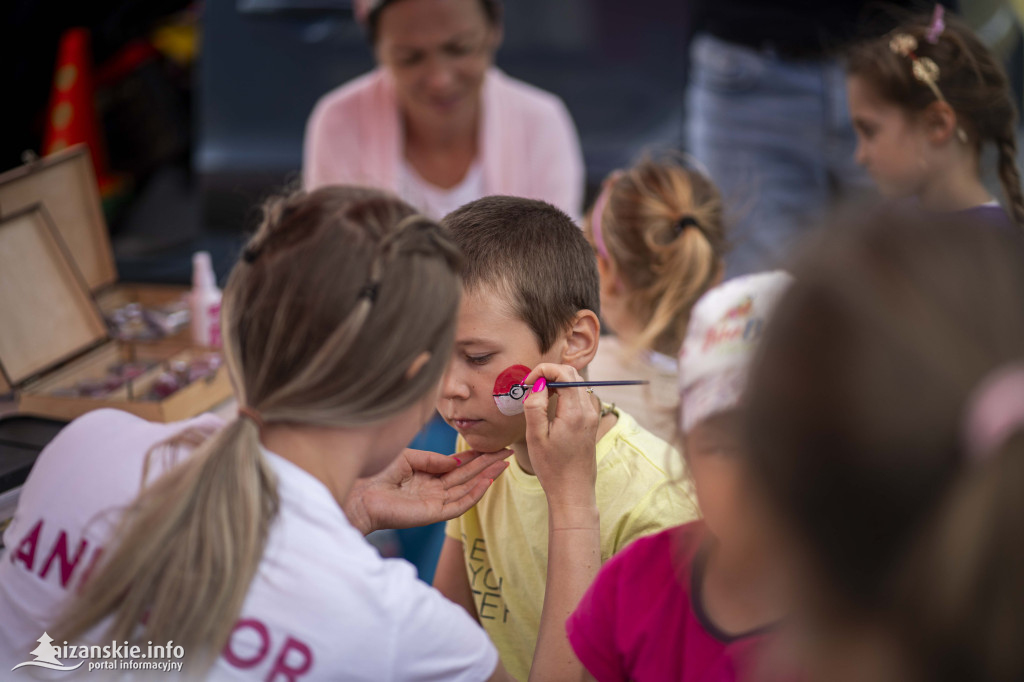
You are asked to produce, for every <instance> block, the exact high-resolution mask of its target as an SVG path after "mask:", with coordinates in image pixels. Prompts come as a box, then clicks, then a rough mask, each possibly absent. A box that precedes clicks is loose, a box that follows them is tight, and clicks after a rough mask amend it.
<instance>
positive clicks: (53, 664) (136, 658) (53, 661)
mask: <svg viewBox="0 0 1024 682" xmlns="http://www.w3.org/2000/svg"><path fill="white" fill-rule="evenodd" d="M36 641H37V642H39V646H37V647H36V648H35V649H33V650H32V651H30V652H29V655H31V656H35V660H34V661H25V662H24V663H19V664H18V665H16V666H14V667H13V668H11V671H12V672H13V671H15V670H17V669H18V668H23V667H27V666H31V667H36V668H46V669H47V670H65V671H70V670H77V669H78V668H80V667H82V666H83V665H85V666H87V669H88V670H156V671H163V672H172V671H174V672H180V671H181V668H182V659H183V658H184V657H185V649H184V647H181V646H174V642H167V644H157V645H154V644H153V643H152V642H149V643H148V644H147V646H146V647H145V649H143V647H141V646H137V645H135V646H129V644H128V642H122V643H120V644H119V643H117V642H111V643H110V644H105V645H93V646H85V645H79V646H76V645H74V644H68V643H67V642H64V645H63V646H54V645H53V643H52V642H53V638H52V637H50V636H49V635H48V634H46V633H45V632H44V633H43V636H42V637H40V638H39V639H37V640H36ZM62 659H63V660H65V661H68V660H78V663H77V664H76V665H66V664H64V663H62V662H61V660H62Z"/></svg>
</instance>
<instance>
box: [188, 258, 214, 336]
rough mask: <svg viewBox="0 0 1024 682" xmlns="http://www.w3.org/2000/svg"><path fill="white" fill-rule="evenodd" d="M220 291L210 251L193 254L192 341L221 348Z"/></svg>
mask: <svg viewBox="0 0 1024 682" xmlns="http://www.w3.org/2000/svg"><path fill="white" fill-rule="evenodd" d="M220 297H221V293H220V289H218V288H217V280H216V278H215V277H214V275H213V263H212V262H211V260H210V253H209V252H208V251H197V252H196V253H194V254H192V298H191V304H192V341H193V343H195V344H196V345H197V346H207V347H209V348H220Z"/></svg>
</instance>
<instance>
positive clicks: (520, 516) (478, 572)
mask: <svg viewBox="0 0 1024 682" xmlns="http://www.w3.org/2000/svg"><path fill="white" fill-rule="evenodd" d="M618 414H619V419H618V421H617V422H616V423H615V425H614V426H613V427H612V428H611V430H609V431H608V433H606V434H605V435H604V436H603V437H602V438H601V439H600V440H599V441H598V442H597V487H596V492H597V508H598V511H599V512H600V515H601V560H602V561H607V560H608V559H609V558H610V557H611V556H612V555H613V554H615V553H617V552H618V551H619V550H621V549H623V548H624V547H625V546H626V545H628V544H629V543H630V542H632V541H633V540H636V539H637V538H639V537H642V536H644V535H649V534H650V533H654V532H656V531H659V530H663V529H665V528H670V527H672V526H678V525H680V524H683V523H687V522H688V521H692V520H694V519H696V518H697V517H698V512H697V506H696V502H695V499H696V498H695V496H694V495H693V494H692V491H691V490H690V489H689V487H688V483H686V482H685V480H688V479H687V478H685V477H684V476H683V474H684V470H683V467H684V464H683V460H682V457H681V456H680V455H679V453H678V452H677V451H676V450H675V449H674V448H672V447H671V446H669V445H668V444H667V443H666V442H665V441H663V440H661V439H660V438H658V437H657V436H655V435H654V434H652V433H651V432H649V431H646V430H644V429H643V428H641V427H640V426H639V425H638V424H637V423H636V420H635V419H633V417H631V416H630V415H628V414H626V413H625V412H623V411H622V410H618ZM456 447H457V449H458V450H464V449H466V448H467V446H466V443H465V441H463V440H462V438H461V437H460V438H459V441H458V443H457V445H456ZM509 461H510V462H511V465H510V466H509V468H508V469H507V470H506V471H505V473H504V474H502V475H501V476H499V477H498V478H497V479H495V481H494V484H493V485H492V486H491V488H490V490H488V491H487V493H486V494H485V495H484V496H483V499H481V500H480V502H478V503H477V505H476V506H475V507H473V508H472V509H470V510H469V511H468V512H466V513H465V514H463V515H462V516H461V517H459V518H457V519H452V520H451V521H449V522H448V525H447V527H446V529H445V533H446V535H447V536H448V537H450V538H453V539H455V540H458V541H460V542H462V548H463V554H464V556H465V560H466V576H467V578H468V579H469V584H470V588H471V589H472V590H473V599H474V602H475V603H476V611H477V615H478V616H479V617H480V623H481V624H482V625H483V626H484V629H485V630H487V634H489V635H490V637H491V641H492V642H494V645H495V646H496V647H497V648H498V653H499V654H500V655H501V661H502V663H504V664H505V667H506V669H507V670H508V671H509V673H510V674H511V675H512V676H513V677H515V678H516V679H519V680H525V679H527V677H529V673H530V664H531V663H532V662H533V650H534V648H535V646H536V643H537V631H538V630H539V628H540V613H541V608H542V606H543V604H544V586H545V583H546V580H547V564H548V506H547V499H546V498H545V497H544V490H543V489H542V488H541V485H540V481H539V480H538V479H537V477H536V476H531V475H530V474H527V473H526V472H525V471H523V470H522V468H521V467H520V466H519V464H518V463H517V462H516V460H515V457H512V458H510V460H509Z"/></svg>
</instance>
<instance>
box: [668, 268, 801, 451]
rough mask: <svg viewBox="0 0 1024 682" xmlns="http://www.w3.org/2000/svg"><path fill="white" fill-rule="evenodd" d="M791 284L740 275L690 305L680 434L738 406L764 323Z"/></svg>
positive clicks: (783, 276)
mask: <svg viewBox="0 0 1024 682" xmlns="http://www.w3.org/2000/svg"><path fill="white" fill-rule="evenodd" d="M792 281H793V278H792V277H791V276H790V275H789V274H787V273H785V272H782V271H781V270H775V271H772V272H762V273H758V274H754V275H744V276H742V277H737V278H735V279H731V280H729V281H727V282H725V283H723V284H720V285H719V286H717V287H715V288H714V289H711V290H710V291H708V292H707V293H705V294H704V295H703V296H701V297H700V300H698V301H697V304H696V305H694V307H693V311H692V312H691V313H690V324H689V326H688V327H687V329H686V339H685V340H684V341H683V347H682V349H681V350H680V352H679V396H680V409H681V410H682V419H681V423H682V425H683V432H684V433H685V432H688V431H689V430H690V429H692V428H693V427H694V426H695V425H696V424H698V423H699V422H701V421H703V420H705V419H707V418H708V417H711V416H713V415H715V414H718V413H719V412H724V411H726V410H730V409H733V408H735V407H736V406H737V405H739V402H740V398H741V397H742V396H743V391H744V389H745V388H746V385H747V374H748V372H749V369H750V363H751V361H752V360H753V358H754V352H755V350H756V349H757V345H758V343H759V342H760V340H761V336H762V334H763V333H764V325H765V321H766V320H767V318H768V316H769V315H770V314H771V311H772V309H773V308H774V307H775V304H776V303H777V302H778V301H779V299H780V298H782V295H783V293H785V291H786V289H787V288H788V287H789V285H790V283H791V282H792Z"/></svg>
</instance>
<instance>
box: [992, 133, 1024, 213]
mask: <svg viewBox="0 0 1024 682" xmlns="http://www.w3.org/2000/svg"><path fill="white" fill-rule="evenodd" d="M1012 126H1013V123H1012V121H1010V122H1008V123H1007V125H1006V128H1005V129H1004V131H1003V132H1002V134H1000V135H997V136H996V138H995V143H996V149H998V151H999V181H1000V182H1001V183H1002V185H1003V191H1004V192H1005V193H1006V199H1007V201H1008V202H1009V204H1010V215H1011V216H1012V217H1013V222H1015V223H1016V224H1017V226H1018V227H1019V228H1021V230H1024V193H1022V192H1021V187H1020V171H1019V170H1017V139H1016V136H1015V133H1014V130H1013V127H1012Z"/></svg>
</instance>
